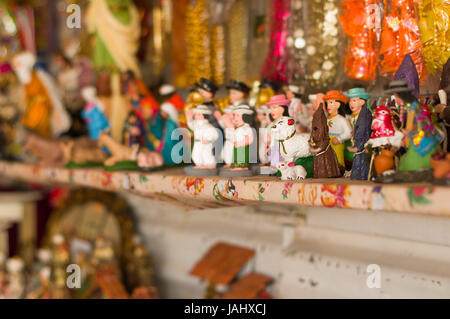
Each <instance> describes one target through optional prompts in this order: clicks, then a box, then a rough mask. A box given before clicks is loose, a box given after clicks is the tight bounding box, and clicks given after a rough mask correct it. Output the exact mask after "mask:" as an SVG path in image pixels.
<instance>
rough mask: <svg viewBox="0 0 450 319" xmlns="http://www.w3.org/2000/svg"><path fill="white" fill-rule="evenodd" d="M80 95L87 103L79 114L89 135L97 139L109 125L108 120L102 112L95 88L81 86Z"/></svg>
mask: <svg viewBox="0 0 450 319" xmlns="http://www.w3.org/2000/svg"><path fill="white" fill-rule="evenodd" d="M81 95H82V96H83V99H84V100H85V101H86V103H87V104H86V106H85V107H84V109H83V112H82V113H81V116H82V117H83V119H84V121H85V122H86V125H87V128H88V132H89V137H90V138H91V139H93V140H98V138H99V137H100V133H101V132H103V131H105V130H107V129H108V128H109V127H110V126H109V121H108V119H107V118H106V115H105V113H104V107H103V104H102V103H101V102H100V100H99V99H98V97H97V89H96V88H95V87H93V86H88V87H85V88H83V89H82V90H81Z"/></svg>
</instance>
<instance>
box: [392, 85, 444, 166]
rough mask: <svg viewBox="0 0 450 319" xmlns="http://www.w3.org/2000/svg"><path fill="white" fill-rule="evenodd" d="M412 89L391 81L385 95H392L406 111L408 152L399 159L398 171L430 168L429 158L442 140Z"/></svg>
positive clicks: (404, 131)
mask: <svg viewBox="0 0 450 319" xmlns="http://www.w3.org/2000/svg"><path fill="white" fill-rule="evenodd" d="M411 92H412V89H411V88H409V87H408V84H407V83H406V82H404V81H393V82H391V83H390V85H389V89H388V90H387V91H386V93H387V94H392V93H393V94H394V95H395V100H396V102H397V104H398V105H399V106H400V107H404V108H405V109H406V110H407V120H406V126H405V129H404V130H403V133H404V134H405V137H406V138H407V147H408V151H407V153H406V154H405V155H403V156H402V158H401V159H400V165H399V170H400V171H416V170H420V169H429V168H430V159H431V156H432V155H433V154H434V153H435V152H436V151H437V150H438V149H440V145H439V143H440V141H441V139H442V137H441V135H440V134H439V131H438V130H436V128H435V127H434V125H433V122H432V120H431V118H430V116H429V114H427V112H426V110H425V109H424V108H423V107H422V106H421V105H420V103H419V102H418V101H417V100H416V98H415V97H414V96H413V95H412V93H411Z"/></svg>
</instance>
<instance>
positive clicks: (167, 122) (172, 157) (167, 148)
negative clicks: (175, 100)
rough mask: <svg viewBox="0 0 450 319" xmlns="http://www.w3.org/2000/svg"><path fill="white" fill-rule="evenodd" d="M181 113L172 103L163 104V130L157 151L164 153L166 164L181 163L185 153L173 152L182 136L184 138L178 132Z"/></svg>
mask: <svg viewBox="0 0 450 319" xmlns="http://www.w3.org/2000/svg"><path fill="white" fill-rule="evenodd" d="M179 114H180V113H179V112H178V110H177V109H176V108H175V106H174V105H173V104H172V103H163V104H162V105H161V117H162V121H163V132H162V136H161V140H160V143H159V145H158V147H157V148H156V149H155V151H156V152H158V153H160V154H161V155H162V157H163V159H164V164H166V165H173V164H180V163H181V161H182V158H183V154H173V153H172V150H173V147H174V146H175V145H177V144H178V143H180V142H181V141H182V138H184V137H183V136H180V135H179V134H178V133H177V132H176V130H177V129H178V128H179V127H180V118H179ZM180 133H182V132H180Z"/></svg>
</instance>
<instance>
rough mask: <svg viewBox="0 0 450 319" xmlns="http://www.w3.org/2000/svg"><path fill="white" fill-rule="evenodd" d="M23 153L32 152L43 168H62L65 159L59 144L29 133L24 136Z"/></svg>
mask: <svg viewBox="0 0 450 319" xmlns="http://www.w3.org/2000/svg"><path fill="white" fill-rule="evenodd" d="M22 148H23V150H25V151H30V152H32V153H33V154H34V155H35V156H36V157H37V158H38V160H39V165H40V166H44V167H63V166H64V165H66V158H65V157H64V153H63V151H62V149H61V147H60V146H59V142H58V141H56V140H51V139H48V138H44V137H41V136H39V135H37V134H36V133H32V132H29V133H27V135H26V140H25V145H24V146H23V147H22Z"/></svg>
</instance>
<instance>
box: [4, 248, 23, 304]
mask: <svg viewBox="0 0 450 319" xmlns="http://www.w3.org/2000/svg"><path fill="white" fill-rule="evenodd" d="M6 269H7V271H8V287H7V289H6V293H5V297H6V299H21V298H22V297H23V294H24V291H25V276H24V263H23V260H22V259H21V258H19V257H14V258H10V259H8V260H7V261H6Z"/></svg>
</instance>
